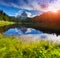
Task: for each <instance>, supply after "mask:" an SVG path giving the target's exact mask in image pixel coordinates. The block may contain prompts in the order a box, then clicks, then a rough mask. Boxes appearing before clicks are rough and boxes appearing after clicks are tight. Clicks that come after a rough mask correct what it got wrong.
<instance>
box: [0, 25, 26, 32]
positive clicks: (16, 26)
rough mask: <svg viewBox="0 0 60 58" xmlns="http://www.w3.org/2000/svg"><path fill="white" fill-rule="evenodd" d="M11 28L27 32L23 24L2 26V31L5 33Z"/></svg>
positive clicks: (0, 29) (0, 30)
mask: <svg viewBox="0 0 60 58" xmlns="http://www.w3.org/2000/svg"><path fill="white" fill-rule="evenodd" d="M10 28H18V29H21V31H23V32H25V31H26V30H27V29H26V28H25V27H22V26H21V25H18V24H14V25H8V26H0V33H4V32H5V31H7V30H9V29H10Z"/></svg>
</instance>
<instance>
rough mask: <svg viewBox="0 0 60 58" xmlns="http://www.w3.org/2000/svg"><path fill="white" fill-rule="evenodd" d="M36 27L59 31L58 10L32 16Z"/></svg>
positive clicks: (59, 12) (59, 18) (59, 16)
mask: <svg viewBox="0 0 60 58" xmlns="http://www.w3.org/2000/svg"><path fill="white" fill-rule="evenodd" d="M33 20H34V22H35V24H34V25H35V27H36V28H42V29H46V30H55V31H56V30H59V31H60V10H59V11H58V12H56V13H53V12H45V13H43V14H42V15H40V16H36V17H34V18H33Z"/></svg>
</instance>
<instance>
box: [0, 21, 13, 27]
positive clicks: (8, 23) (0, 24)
mask: <svg viewBox="0 0 60 58" xmlns="http://www.w3.org/2000/svg"><path fill="white" fill-rule="evenodd" d="M10 24H14V22H9V21H0V26H4V25H10Z"/></svg>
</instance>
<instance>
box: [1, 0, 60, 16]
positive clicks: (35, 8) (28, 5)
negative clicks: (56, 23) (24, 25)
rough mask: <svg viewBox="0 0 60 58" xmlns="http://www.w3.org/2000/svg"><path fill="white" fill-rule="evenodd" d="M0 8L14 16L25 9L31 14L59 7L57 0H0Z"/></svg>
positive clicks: (59, 3) (59, 2)
mask: <svg viewBox="0 0 60 58" xmlns="http://www.w3.org/2000/svg"><path fill="white" fill-rule="evenodd" d="M0 9H1V10H3V11H4V12H5V13H7V14H8V15H10V16H16V15H19V14H21V13H22V12H23V11H26V12H27V13H28V15H29V14H30V15H31V16H35V15H39V14H41V13H43V12H45V11H49V10H50V11H51V10H52V9H53V10H57V9H60V1H59V0H0Z"/></svg>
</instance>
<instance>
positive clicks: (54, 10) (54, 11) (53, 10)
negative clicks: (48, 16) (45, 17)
mask: <svg viewBox="0 0 60 58" xmlns="http://www.w3.org/2000/svg"><path fill="white" fill-rule="evenodd" d="M50 11H51V12H53V13H57V12H58V10H56V9H52V10H50Z"/></svg>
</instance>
